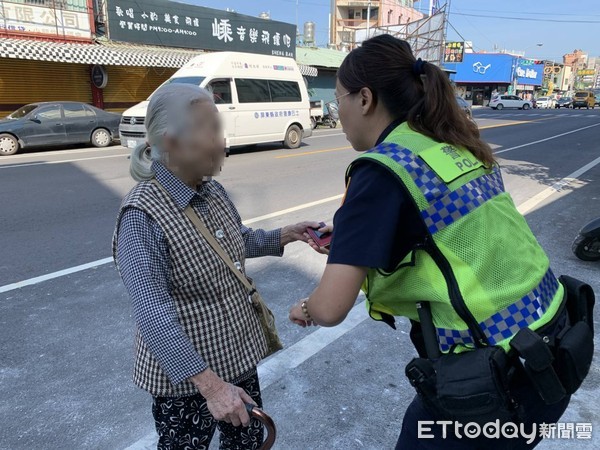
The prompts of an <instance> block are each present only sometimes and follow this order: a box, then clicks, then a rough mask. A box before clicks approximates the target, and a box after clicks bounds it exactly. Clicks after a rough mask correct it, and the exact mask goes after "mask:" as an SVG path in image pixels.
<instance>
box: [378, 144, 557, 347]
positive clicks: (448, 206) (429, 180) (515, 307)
mask: <svg viewBox="0 0 600 450" xmlns="http://www.w3.org/2000/svg"><path fill="white" fill-rule="evenodd" d="M367 153H378V154H381V155H385V156H387V157H389V158H391V159H392V160H394V161H395V162H397V163H398V164H400V165H401V166H402V167H404V169H405V170H406V171H407V172H408V174H409V175H410V176H411V178H412V179H413V181H414V183H415V185H416V186H417V187H418V188H419V189H420V190H421V192H422V193H423V195H424V196H425V199H426V200H427V202H428V203H429V206H428V207H427V209H425V210H423V211H420V213H421V217H422V218H423V220H424V222H425V225H426V226H427V229H428V230H429V232H430V233H431V234H435V233H437V232H438V231H440V230H443V229H444V228H446V227H447V226H449V225H451V224H452V223H454V222H456V221H457V220H459V219H460V218H462V217H464V216H466V215H467V214H469V213H470V212H471V211H473V210H475V209H477V208H478V207H479V206H481V205H482V204H484V203H485V202H486V201H488V200H490V199H492V198H494V197H496V196H497V195H499V194H501V193H503V192H504V183H503V181H502V175H501V174H500V170H499V169H498V168H497V167H495V168H494V170H493V171H492V172H491V173H489V174H485V175H482V176H480V177H477V178H475V179H474V180H471V181H469V182H468V183H466V184H464V185H463V186H461V187H459V188H458V189H456V190H455V191H450V189H449V188H448V186H447V185H446V184H445V183H444V182H443V181H442V180H441V179H440V178H439V177H438V176H437V174H436V173H435V172H434V171H433V170H432V169H431V168H430V167H429V166H428V165H427V163H425V161H424V160H423V159H421V158H419V157H418V156H416V155H415V154H414V153H412V152H411V151H410V150H408V149H406V148H403V147H401V146H399V145H397V144H393V143H388V142H384V143H383V144H381V145H379V146H377V147H375V148H374V149H372V150H369V152H367ZM557 290H558V281H557V279H556V277H555V276H554V274H553V273H552V271H551V270H550V269H548V272H547V273H546V275H545V276H544V278H543V279H542V281H541V282H540V284H539V285H538V286H537V287H536V288H535V289H533V290H532V291H531V292H530V293H529V294H527V295H526V296H524V297H523V298H522V299H521V300H519V301H517V302H515V303H513V304H512V305H510V306H508V307H507V308H505V309H503V310H502V311H499V312H497V313H496V314H494V315H493V316H491V317H490V318H488V319H486V320H484V321H483V322H481V323H480V324H479V325H480V326H481V328H482V330H483V331H484V333H485V335H486V336H487V338H488V340H489V343H490V345H496V344H497V343H498V342H500V341H503V340H504V339H507V338H510V337H512V336H514V335H515V334H516V333H517V331H519V330H520V329H521V328H523V327H526V326H528V325H530V324H532V323H533V322H535V321H536V320H538V319H539V318H540V317H542V315H543V314H544V312H546V310H547V309H548V307H549V306H550V304H551V303H552V300H553V298H554V296H555V295H556V292H557ZM437 332H438V340H439V343H440V349H441V350H442V351H444V352H446V351H448V350H450V348H451V347H452V346H454V345H456V344H463V345H473V344H474V341H473V337H472V336H471V333H470V331H469V330H452V329H447V328H437Z"/></svg>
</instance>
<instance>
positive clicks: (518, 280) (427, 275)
mask: <svg viewBox="0 0 600 450" xmlns="http://www.w3.org/2000/svg"><path fill="white" fill-rule="evenodd" d="M435 145H437V143H436V142H435V141H433V140H431V139H429V138H427V137H425V136H423V135H421V134H418V133H416V132H414V131H412V130H410V128H408V126H407V125H406V124H402V125H400V126H399V127H398V128H396V130H394V131H393V132H392V133H391V134H390V136H388V138H387V139H386V142H385V143H384V144H382V146H381V147H380V148H378V149H377V151H373V152H367V153H365V154H363V155H362V156H361V157H359V159H362V158H369V159H371V160H373V161H376V162H378V163H379V164H381V165H383V166H385V167H387V168H389V169H390V171H391V172H392V173H394V174H395V175H396V176H397V177H398V181H399V182H401V183H402V184H403V185H404V187H405V188H406V190H407V192H408V193H409V194H410V196H411V197H412V199H413V200H414V202H415V204H416V206H417V207H418V209H419V210H420V211H421V212H422V214H421V216H422V218H424V217H426V216H427V214H425V213H424V212H425V211H427V210H428V209H431V205H432V202H435V201H436V200H439V199H441V198H443V197H447V196H448V195H449V194H450V193H454V192H462V191H461V189H463V188H464V187H465V185H468V184H470V185H472V186H473V185H474V186H478V187H479V188H480V187H481V186H483V183H482V182H481V180H484V181H485V182H486V183H488V182H489V183H488V184H489V186H487V185H486V187H485V189H483V190H482V189H479V191H478V192H479V194H480V197H479V200H475V205H476V207H473V208H472V209H470V210H468V211H467V209H466V208H465V210H464V215H461V214H459V213H458V212H457V215H456V217H457V219H456V220H449V221H448V222H449V224H448V225H446V224H442V225H443V226H440V227H429V230H430V232H431V233H432V237H433V240H434V242H435V244H436V246H437V247H438V248H439V249H440V251H441V252H442V253H443V255H444V256H445V258H446V259H447V260H448V262H449V264H450V266H451V268H452V271H453V273H454V275H455V277H456V280H457V282H458V286H459V289H460V292H461V293H462V296H463V298H464V300H465V303H466V305H467V306H468V308H469V310H470V311H471V313H472V314H473V316H474V317H475V319H476V320H477V322H480V323H482V324H488V325H489V327H488V328H487V329H486V330H485V331H486V334H487V332H490V336H493V337H495V338H498V339H492V341H491V343H492V344H498V345H500V346H502V347H503V348H505V349H508V346H509V342H510V337H512V335H511V334H510V333H508V331H507V330H506V329H507V328H509V327H512V328H511V330H510V331H514V329H515V328H516V326H517V325H516V324H520V325H521V326H523V325H526V326H529V327H530V328H532V329H534V330H535V329H537V328H539V327H540V326H542V325H544V324H545V323H547V322H548V321H549V320H551V318H552V317H553V316H554V314H555V312H556V310H557V309H558V307H559V306H560V303H561V300H562V297H563V289H562V286H560V285H559V284H558V282H557V281H556V279H555V278H553V275H551V272H549V261H548V258H547V256H546V254H545V252H544V251H543V249H542V248H541V247H540V245H539V244H538V242H537V240H536V239H535V237H534V235H533V233H532V232H531V230H530V229H529V226H528V225H527V222H526V220H525V218H524V217H523V216H522V215H521V214H520V213H519V212H518V211H517V210H516V208H515V205H514V203H513V201H512V199H511V198H510V195H509V194H508V193H505V192H503V186H502V183H501V179H500V180H497V179H496V180H495V179H494V171H492V170H486V169H485V168H480V169H476V170H474V171H472V172H469V173H468V174H466V175H465V176H462V177H460V178H459V179H457V180H454V181H452V182H450V183H448V184H446V183H444V182H442V181H441V180H440V179H437V180H436V179H435V172H433V171H432V170H431V168H430V167H429V166H428V165H427V164H426V163H425V162H424V161H423V160H422V159H420V158H418V154H419V153H420V152H421V151H423V150H425V149H427V148H431V147H433V146H435ZM406 149H410V150H406ZM498 177H499V174H498ZM490 180H491V181H490ZM440 184H441V187H440ZM481 194H485V195H481ZM486 195H487V196H486ZM484 200H486V201H484ZM458 204H462V203H461V202H460V201H459V202H458ZM451 210H452V209H451ZM452 211H454V210H452ZM446 213H447V211H446ZM448 218H449V219H451V218H450V217H448ZM436 219H438V220H439V219H440V217H439V216H438V217H436ZM425 223H426V225H431V221H430V222H429V224H428V223H427V222H425ZM411 259H412V260H414V261H413V262H414V265H413V264H411ZM548 274H550V275H548ZM542 281H544V282H543V283H542ZM540 283H541V288H540ZM365 289H366V293H367V298H368V300H369V303H370V305H369V306H370V309H371V311H372V312H373V313H376V312H377V311H381V312H384V313H389V314H393V315H401V316H407V317H409V318H411V319H413V320H418V315H417V310H416V306H415V304H416V302H418V301H430V302H432V315H433V320H434V324H435V326H436V328H438V331H439V333H440V335H439V339H440V341H441V342H440V344H441V348H442V349H443V350H445V351H446V350H448V345H446V344H448V343H450V344H452V343H453V342H455V341H456V340H454V339H452V335H456V336H457V337H460V338H459V339H458V340H459V341H460V340H462V341H463V342H464V343H466V344H470V343H472V341H470V340H469V337H468V330H467V326H466V324H465V323H464V321H463V320H461V319H460V317H459V316H458V314H457V313H456V312H455V311H454V309H453V308H452V306H451V303H450V296H449V293H448V287H447V284H446V280H445V278H444V276H443V275H442V273H441V271H440V269H439V268H438V266H437V265H436V263H435V262H434V261H433V259H432V257H431V256H429V254H427V253H426V252H425V251H416V252H415V253H414V254H410V255H408V256H407V257H406V258H405V260H404V261H403V262H402V264H401V265H400V268H399V269H398V270H396V271H395V272H393V273H391V274H387V273H384V272H382V271H380V270H370V271H369V275H368V279H367V283H366V285H365ZM541 291H543V292H541ZM532 292H534V293H536V292H537V293H540V296H539V297H540V298H548V301H542V300H539V301H538V302H537V303H536V302H535V298H533V297H535V295H534V296H533V297H532V298H533V300H534V301H533V302H527V299H528V298H529V297H527V296H528V295H531V293H532ZM542 293H543V294H544V295H541V294H542ZM548 293H550V295H548ZM523 298H525V303H526V304H525V305H521V307H522V311H516V310H515V309H514V305H515V304H519V303H518V302H519V301H520V300H521V299H523ZM519 305H520V304H519ZM532 305H533V306H532ZM534 306H535V307H536V308H535V311H533V309H534ZM508 308H510V310H511V311H512V312H513V313H514V314H513V315H514V317H516V318H517V319H520V320H514V321H513V318H512V317H504V316H502V317H500V316H501V315H504V314H506V313H507V311H508ZM498 313H500V314H498ZM523 314H525V315H526V316H527V317H526V319H523V317H522V315H523ZM372 315H374V316H376V314H372ZM491 318H492V319H493V321H495V322H494V323H492V322H490V320H491ZM486 320H487V322H486ZM496 325H498V326H496ZM498 327H500V329H498ZM484 328H485V327H484ZM453 332H454V333H453ZM493 332H495V334H494V333H493ZM505 336H509V338H505ZM446 338H448V339H446Z"/></svg>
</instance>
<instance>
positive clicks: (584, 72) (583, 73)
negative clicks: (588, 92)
mask: <svg viewBox="0 0 600 450" xmlns="http://www.w3.org/2000/svg"><path fill="white" fill-rule="evenodd" d="M595 74H596V71H595V70H594V69H581V70H578V71H577V76H578V77H585V76H590V75H595Z"/></svg>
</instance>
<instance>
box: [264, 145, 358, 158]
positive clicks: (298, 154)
mask: <svg viewBox="0 0 600 450" xmlns="http://www.w3.org/2000/svg"><path fill="white" fill-rule="evenodd" d="M351 148H352V147H350V146H346V147H336V148H328V149H325V150H314V151H312V152H304V153H294V154H293V155H281V156H276V157H275V159H284V158H296V157H298V156H307V155H316V154H317V153H329V152H339V151H340V150H349V149H351Z"/></svg>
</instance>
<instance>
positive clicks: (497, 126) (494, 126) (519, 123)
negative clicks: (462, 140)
mask: <svg viewBox="0 0 600 450" xmlns="http://www.w3.org/2000/svg"><path fill="white" fill-rule="evenodd" d="M526 123H535V121H533V120H520V121H518V122H508V123H499V124H496V125H485V126H483V127H479V129H480V130H487V129H488V128H500V127H511V126H513V125H523V124H526Z"/></svg>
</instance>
